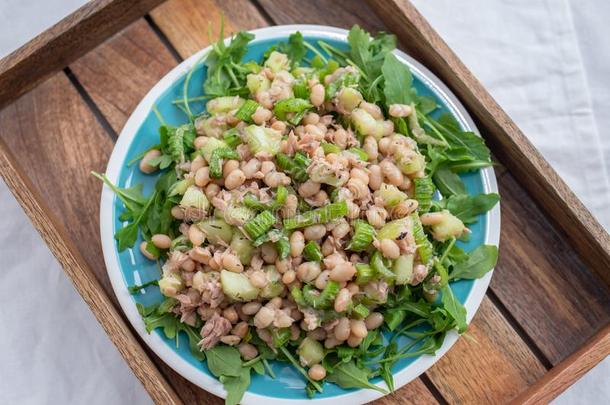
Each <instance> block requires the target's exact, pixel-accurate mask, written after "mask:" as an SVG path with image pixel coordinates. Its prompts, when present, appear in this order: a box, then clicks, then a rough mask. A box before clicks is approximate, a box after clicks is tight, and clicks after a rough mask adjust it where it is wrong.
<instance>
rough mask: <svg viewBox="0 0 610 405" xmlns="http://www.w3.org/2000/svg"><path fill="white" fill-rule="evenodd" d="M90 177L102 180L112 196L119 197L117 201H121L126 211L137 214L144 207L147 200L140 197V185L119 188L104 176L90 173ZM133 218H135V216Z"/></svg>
mask: <svg viewBox="0 0 610 405" xmlns="http://www.w3.org/2000/svg"><path fill="white" fill-rule="evenodd" d="M91 175H92V176H93V177H96V178H98V179H100V180H102V181H103V182H104V183H105V184H106V185H107V186H108V187H110V189H111V190H112V191H113V192H114V194H116V196H117V197H119V200H121V202H122V203H123V205H124V206H125V209H126V210H127V211H130V212H131V213H137V212H139V211H140V210H141V209H142V207H143V206H144V205H146V202H147V201H148V200H147V198H146V197H144V196H143V195H142V188H143V185H142V184H136V185H135V186H133V187H129V188H121V187H117V186H115V185H114V184H112V182H111V181H110V180H109V179H108V177H106V175H105V174H100V173H97V172H91ZM133 216H134V217H135V215H133Z"/></svg>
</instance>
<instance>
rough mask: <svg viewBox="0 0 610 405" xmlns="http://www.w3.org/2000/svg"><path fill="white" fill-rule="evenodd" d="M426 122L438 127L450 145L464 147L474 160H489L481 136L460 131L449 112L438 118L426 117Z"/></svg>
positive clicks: (488, 153)
mask: <svg viewBox="0 0 610 405" xmlns="http://www.w3.org/2000/svg"><path fill="white" fill-rule="evenodd" d="M426 123H428V124H430V125H432V126H434V127H435V128H436V129H438V130H439V131H440V132H441V133H442V134H443V136H444V137H445V139H446V140H447V141H448V142H449V144H450V145H451V146H452V147H463V148H465V149H466V150H468V152H469V153H470V154H471V155H472V156H473V157H474V158H475V159H476V160H484V161H490V152H489V149H488V148H487V146H486V145H485V141H484V140H483V138H481V137H480V136H477V135H476V134H474V133H473V132H466V131H462V130H461V128H460V125H459V123H458V122H457V121H456V120H455V118H453V116H452V115H451V114H448V113H443V114H442V115H441V116H440V117H439V118H438V120H434V119H432V118H429V117H427V120H426Z"/></svg>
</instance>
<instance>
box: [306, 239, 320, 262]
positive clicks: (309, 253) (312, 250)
mask: <svg viewBox="0 0 610 405" xmlns="http://www.w3.org/2000/svg"><path fill="white" fill-rule="evenodd" d="M303 257H304V258H305V260H307V261H308V262H321V261H322V258H323V257H324V256H322V251H321V250H320V246H318V244H317V243H316V242H315V241H313V240H311V241H309V242H307V244H306V245H305V248H304V249H303Z"/></svg>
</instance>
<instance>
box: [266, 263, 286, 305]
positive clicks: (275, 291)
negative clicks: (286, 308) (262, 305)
mask: <svg viewBox="0 0 610 405" xmlns="http://www.w3.org/2000/svg"><path fill="white" fill-rule="evenodd" d="M263 270H264V271H265V273H267V280H269V282H268V283H267V285H266V286H265V288H263V289H262V290H261V292H260V296H261V297H262V298H266V299H271V298H274V297H277V296H278V295H280V294H281V293H282V291H284V284H283V283H282V279H281V276H280V273H278V272H277V270H276V269H275V266H265V267H264V268H263Z"/></svg>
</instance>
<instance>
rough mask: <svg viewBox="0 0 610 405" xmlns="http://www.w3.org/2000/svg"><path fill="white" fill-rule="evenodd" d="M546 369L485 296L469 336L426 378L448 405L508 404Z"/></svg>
mask: <svg viewBox="0 0 610 405" xmlns="http://www.w3.org/2000/svg"><path fill="white" fill-rule="evenodd" d="M545 372H546V368H545V367H544V366H543V365H542V364H541V363H540V362H539V361H538V360H537V359H536V357H535V356H534V354H533V353H532V352H531V351H530V349H529V348H528V347H527V345H526V344H525V343H524V342H523V341H522V340H521V339H520V338H519V336H518V335H517V334H515V332H514V330H513V329H512V327H511V325H509V324H508V323H507V322H506V320H505V319H504V318H503V317H502V315H501V314H500V312H498V310H497V309H496V307H495V306H494V305H493V304H492V303H491V301H489V299H487V298H485V299H484V300H483V302H482V304H481V307H480V308H479V311H478V312H477V314H476V315H475V318H474V319H473V321H472V323H471V324H470V326H469V328H468V331H467V336H465V337H462V338H460V339H459V340H458V342H457V343H456V344H455V346H454V347H453V348H452V349H451V350H450V351H449V352H448V353H447V354H446V355H445V356H443V357H441V359H440V360H439V361H438V363H436V364H435V365H434V366H433V367H432V368H431V369H430V370H428V372H427V374H428V376H429V377H430V379H431V380H432V381H433V382H434V384H435V385H436V386H437V387H438V389H439V391H440V392H441V393H442V394H443V396H444V397H445V398H446V399H447V401H448V402H449V403H454V404H484V403H487V404H500V403H506V402H507V401H508V400H509V399H511V398H512V397H514V396H515V395H516V394H517V393H518V392H521V391H522V390H523V389H525V388H526V387H527V386H529V385H530V384H532V383H534V382H535V381H536V380H537V379H539V378H540V377H542V376H543V375H544V374H545Z"/></svg>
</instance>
